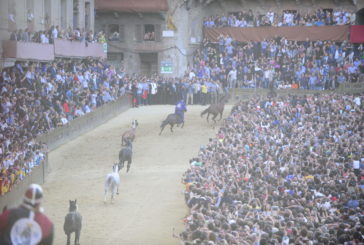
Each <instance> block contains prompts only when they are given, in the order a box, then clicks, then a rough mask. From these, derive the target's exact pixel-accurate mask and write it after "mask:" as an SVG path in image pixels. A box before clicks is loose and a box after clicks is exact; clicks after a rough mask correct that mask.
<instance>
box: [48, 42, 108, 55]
mask: <svg viewBox="0 0 364 245" xmlns="http://www.w3.org/2000/svg"><path fill="white" fill-rule="evenodd" d="M54 55H55V56H56V57H67V58H72V57H74V58H86V57H94V58H96V57H98V58H106V52H104V49H103V45H102V44H101V43H86V42H85V41H83V42H80V41H69V40H61V39H56V40H54Z"/></svg>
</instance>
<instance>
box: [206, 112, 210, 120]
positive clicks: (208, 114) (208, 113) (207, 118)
mask: <svg viewBox="0 0 364 245" xmlns="http://www.w3.org/2000/svg"><path fill="white" fill-rule="evenodd" d="M209 116H210V112H207V117H206V121H207V122H209Z"/></svg>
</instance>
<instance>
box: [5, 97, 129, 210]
mask: <svg viewBox="0 0 364 245" xmlns="http://www.w3.org/2000/svg"><path fill="white" fill-rule="evenodd" d="M129 108H130V101H129V99H128V96H123V97H121V98H119V99H118V100H116V101H113V102H110V103H107V104H105V105H103V106H101V107H99V108H97V109H96V110H95V111H93V112H90V113H88V114H86V115H84V116H82V117H79V118H76V119H75V120H73V121H71V122H70V123H69V124H68V125H66V126H63V127H59V128H56V129H54V130H52V131H50V132H48V133H47V134H44V135H41V136H39V137H38V138H37V140H38V141H39V142H43V143H46V144H47V146H48V149H49V151H52V150H54V149H56V148H57V147H59V146H60V145H62V144H65V143H67V142H68V141H70V140H72V139H74V138H76V137H78V136H80V135H82V134H84V133H86V132H88V131H90V130H92V129H94V128H95V127H97V126H99V125H101V124H102V123H104V122H106V121H108V120H109V119H111V118H113V117H115V116H117V115H118V114H120V113H122V112H124V111H126V110H127V109H129ZM51 169H52V166H51V163H49V161H48V156H47V157H46V159H45V161H44V162H43V163H42V164H41V165H39V166H37V167H35V168H33V170H32V172H31V174H30V175H28V176H26V177H25V179H24V180H23V181H21V182H20V183H18V184H17V185H16V186H14V187H13V189H12V190H11V192H8V193H6V194H5V195H4V196H0V208H1V209H0V212H1V210H2V208H3V207H4V206H5V205H6V206H8V207H13V206H15V205H17V204H19V203H20V201H21V200H22V197H23V195H24V192H25V190H26V188H27V187H28V186H29V184H31V183H37V184H43V183H44V182H45V179H46V176H47V174H48V173H49V172H50V171H51Z"/></svg>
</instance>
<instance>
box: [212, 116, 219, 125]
mask: <svg viewBox="0 0 364 245" xmlns="http://www.w3.org/2000/svg"><path fill="white" fill-rule="evenodd" d="M217 115H218V114H215V115H214V116H213V118H212V121H214V123H215V124H216V119H215V118H216V117H217Z"/></svg>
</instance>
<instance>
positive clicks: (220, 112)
mask: <svg viewBox="0 0 364 245" xmlns="http://www.w3.org/2000/svg"><path fill="white" fill-rule="evenodd" d="M221 118H222V112H220V119H219V121H221Z"/></svg>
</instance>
